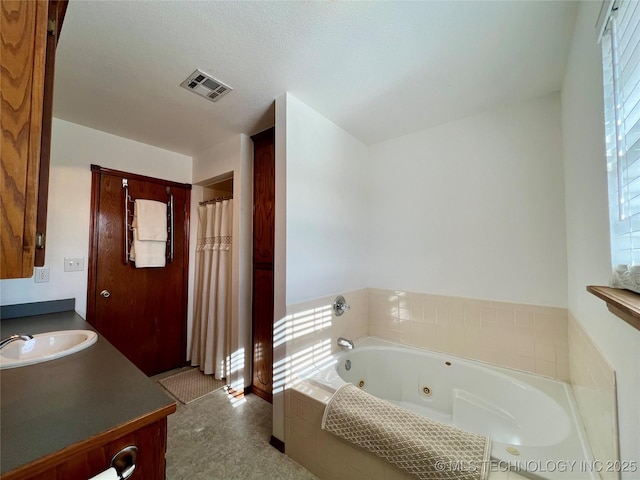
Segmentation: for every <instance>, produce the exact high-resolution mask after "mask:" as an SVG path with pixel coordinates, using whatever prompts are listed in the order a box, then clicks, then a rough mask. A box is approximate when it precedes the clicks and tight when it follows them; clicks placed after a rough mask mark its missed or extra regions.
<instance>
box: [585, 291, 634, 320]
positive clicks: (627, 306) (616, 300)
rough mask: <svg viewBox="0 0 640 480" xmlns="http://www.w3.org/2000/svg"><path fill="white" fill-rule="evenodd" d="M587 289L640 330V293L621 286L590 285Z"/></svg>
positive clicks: (614, 312) (611, 310) (610, 309)
mask: <svg viewBox="0 0 640 480" xmlns="http://www.w3.org/2000/svg"><path fill="white" fill-rule="evenodd" d="M587 291H588V292H590V293H592V294H594V295H595V296H596V297H598V298H600V299H602V300H604V301H605V302H607V308H608V309H609V311H610V312H611V313H613V314H614V315H617V316H618V317H620V318H621V319H622V320H624V321H625V322H627V323H628V324H629V325H631V326H632V327H634V328H635V329H636V330H640V294H637V293H634V292H631V291H629V290H622V289H619V288H610V287H599V286H595V285H589V286H588V287H587Z"/></svg>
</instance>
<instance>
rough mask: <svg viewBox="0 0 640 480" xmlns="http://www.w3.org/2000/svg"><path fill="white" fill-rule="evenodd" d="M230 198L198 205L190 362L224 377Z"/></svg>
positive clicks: (228, 322)
mask: <svg viewBox="0 0 640 480" xmlns="http://www.w3.org/2000/svg"><path fill="white" fill-rule="evenodd" d="M232 212H233V200H223V201H221V202H216V203H209V204H207V205H200V206H199V207H198V243H197V246H196V271H195V285H194V298H195V305H194V312H193V324H192V330H191V365H193V366H199V367H200V370H202V371H203V372H204V373H205V374H207V375H210V374H213V375H214V376H215V378H217V379H222V378H225V377H227V375H228V368H229V365H228V364H229V358H230V356H231V246H232V242H231V240H232V237H231V232H232V228H231V227H232Z"/></svg>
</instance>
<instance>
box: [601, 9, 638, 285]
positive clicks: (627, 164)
mask: <svg viewBox="0 0 640 480" xmlns="http://www.w3.org/2000/svg"><path fill="white" fill-rule="evenodd" d="M608 5H609V6H610V9H609V11H607V12H605V14H606V16H605V17H604V22H603V24H604V25H605V28H604V32H603V34H602V39H601V40H602V65H603V75H604V107H605V135H606V152H607V173H608V183H609V185H608V186H609V216H610V228H611V261H612V264H613V285H614V286H616V287H622V288H627V289H629V290H633V291H635V292H638V293H640V2H638V1H635V0H626V1H625V0H623V1H619V2H618V1H616V2H614V3H613V4H612V5H611V2H609V3H608Z"/></svg>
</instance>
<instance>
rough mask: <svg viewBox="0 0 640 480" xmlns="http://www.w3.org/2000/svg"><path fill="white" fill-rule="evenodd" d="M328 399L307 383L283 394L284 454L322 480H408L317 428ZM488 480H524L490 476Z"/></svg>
mask: <svg viewBox="0 0 640 480" xmlns="http://www.w3.org/2000/svg"><path fill="white" fill-rule="evenodd" d="M330 397H331V395H330V394H329V393H327V391H326V390H323V389H321V388H316V387H314V386H312V385H310V384H308V383H306V382H303V383H301V384H299V385H297V386H296V387H293V388H291V389H288V390H287V391H286V393H285V432H286V435H287V438H288V439H289V441H287V443H286V453H287V455H289V456H290V457H291V458H293V459H294V460H295V461H297V462H298V463H300V464H301V465H302V466H304V467H305V468H306V469H308V470H309V471H311V472H312V473H313V474H314V475H316V476H318V477H319V478H320V479H322V480H325V479H326V480H409V479H414V478H415V477H414V476H412V475H408V474H407V473H405V472H403V471H401V470H399V469H397V468H396V467H394V466H393V465H391V464H390V463H387V462H385V461H384V460H382V459H380V458H378V457H376V456H375V455H373V454H372V453H369V452H367V451H366V450H364V449H362V448H359V447H356V446H354V445H352V444H350V443H348V442H346V441H344V440H342V439H340V438H338V437H336V436H335V435H332V434H330V433H328V432H325V431H324V430H322V429H321V428H320V424H321V422H322V415H323V413H324V409H325V406H326V404H327V402H328V401H329V398H330ZM489 480H526V479H525V477H523V476H521V475H519V474H517V473H515V472H500V471H498V472H491V473H490V474H489Z"/></svg>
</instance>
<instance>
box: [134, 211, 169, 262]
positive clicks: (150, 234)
mask: <svg viewBox="0 0 640 480" xmlns="http://www.w3.org/2000/svg"><path fill="white" fill-rule="evenodd" d="M132 227H133V242H132V244H131V252H130V254H129V257H130V258H131V260H133V261H134V262H135V265H136V268H147V267H164V266H165V265H166V262H167V257H166V255H167V206H166V205H165V204H164V203H162V202H156V201H153V200H136V201H135V205H134V210H133V223H132Z"/></svg>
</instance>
